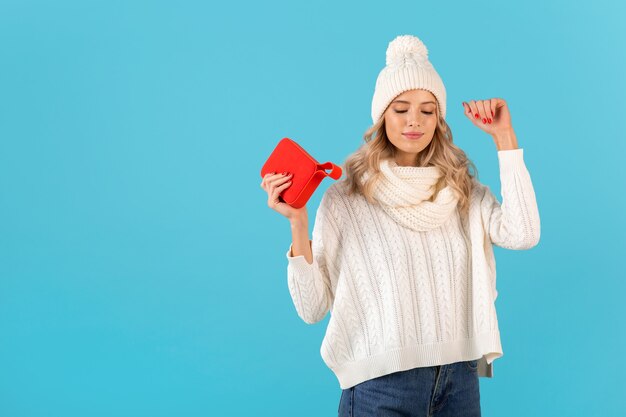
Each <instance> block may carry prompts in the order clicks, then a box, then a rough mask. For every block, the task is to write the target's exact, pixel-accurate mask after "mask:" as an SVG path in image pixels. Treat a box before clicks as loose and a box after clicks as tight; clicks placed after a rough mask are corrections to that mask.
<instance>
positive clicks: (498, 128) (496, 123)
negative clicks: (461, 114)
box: [463, 98, 512, 136]
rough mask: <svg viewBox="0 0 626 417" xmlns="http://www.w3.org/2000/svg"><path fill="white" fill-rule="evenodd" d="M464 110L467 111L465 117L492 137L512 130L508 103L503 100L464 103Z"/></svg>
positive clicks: (494, 99) (493, 99) (492, 99)
mask: <svg viewBox="0 0 626 417" xmlns="http://www.w3.org/2000/svg"><path fill="white" fill-rule="evenodd" d="M463 108H464V109H465V116H467V118H469V119H470V120H471V121H472V123H474V125H475V126H478V127H479V128H481V129H482V130H484V131H485V132H487V133H489V134H490V135H492V136H493V135H496V134H497V133H499V132H506V131H509V130H511V129H512V126H511V114H510V113H509V107H508V106H507V105H506V101H504V100H503V99H501V98H491V99H487V100H477V101H476V100H470V101H468V102H465V101H464V102H463Z"/></svg>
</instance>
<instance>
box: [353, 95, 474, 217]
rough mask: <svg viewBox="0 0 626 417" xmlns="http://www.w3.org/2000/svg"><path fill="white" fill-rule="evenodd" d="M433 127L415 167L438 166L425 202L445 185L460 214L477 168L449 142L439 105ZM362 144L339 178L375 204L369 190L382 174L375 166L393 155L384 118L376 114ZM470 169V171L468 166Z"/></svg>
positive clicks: (465, 210)
mask: <svg viewBox="0 0 626 417" xmlns="http://www.w3.org/2000/svg"><path fill="white" fill-rule="evenodd" d="M436 116H437V127H436V128H435V133H434V136H433V139H432V140H431V142H430V143H429V144H428V146H427V147H426V148H425V149H424V150H422V151H421V152H419V153H418V155H417V164H418V166H423V167H425V166H436V167H439V169H440V171H441V173H442V175H441V179H440V180H439V181H438V182H437V184H436V185H435V192H434V193H433V195H432V197H431V198H430V200H429V201H434V199H435V198H436V196H437V193H438V192H439V191H440V190H441V189H442V188H443V187H445V186H446V184H447V185H450V187H451V188H452V189H453V190H454V191H456V193H457V195H458V196H459V201H458V203H457V204H458V208H459V210H460V212H461V215H462V216H464V217H465V218H467V217H466V216H467V215H468V213H469V198H470V193H471V191H472V179H473V178H476V179H478V170H477V169H476V166H475V165H474V163H473V162H472V161H471V160H469V158H468V157H467V155H466V154H465V152H464V151H463V150H462V149H461V148H459V147H458V146H456V145H455V144H454V143H453V142H452V131H451V129H450V126H448V124H447V123H446V121H445V120H444V119H442V118H441V117H440V113H439V108H438V107H437V109H436ZM363 139H364V140H365V143H364V144H363V145H361V146H360V147H359V149H357V150H356V151H355V152H354V153H352V154H351V155H349V156H348V157H347V158H346V160H345V163H344V164H343V165H344V170H345V172H346V178H345V179H344V180H343V182H345V184H346V185H347V186H348V187H347V188H348V192H349V194H353V193H358V194H361V195H363V196H365V198H366V199H367V200H368V201H369V202H370V203H376V201H375V199H374V198H373V189H374V185H375V184H376V182H377V181H379V179H380V177H381V175H382V173H381V172H380V169H379V164H380V161H381V160H383V159H392V158H394V157H395V153H396V148H395V146H394V145H393V144H392V143H391V142H390V141H389V138H388V137H387V133H386V128H385V117H384V113H383V116H381V117H380V119H379V120H378V122H377V123H375V124H374V125H372V126H371V127H370V128H369V129H368V130H367V131H366V132H365V134H364V135H363ZM470 167H471V168H472V170H473V172H472V173H471V172H470V170H469V168H470ZM366 171H369V172H371V174H372V175H371V176H370V178H369V179H368V180H367V181H366V182H365V183H361V176H362V175H363V174H364V173H365V172H366Z"/></svg>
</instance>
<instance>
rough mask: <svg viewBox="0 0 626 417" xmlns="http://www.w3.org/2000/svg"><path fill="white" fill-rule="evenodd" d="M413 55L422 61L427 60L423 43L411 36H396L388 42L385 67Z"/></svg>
mask: <svg viewBox="0 0 626 417" xmlns="http://www.w3.org/2000/svg"><path fill="white" fill-rule="evenodd" d="M415 55H417V56H418V57H419V58H422V59H423V60H427V59H428V48H426V45H424V42H422V41H421V40H419V39H418V38H416V37H415V36H411V35H401V36H398V37H397V38H395V39H394V40H393V41H391V42H389V46H388V47H387V61H386V65H390V64H394V63H398V62H400V61H402V59H403V58H406V57H411V56H415Z"/></svg>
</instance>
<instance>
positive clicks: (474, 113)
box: [469, 100, 480, 122]
mask: <svg viewBox="0 0 626 417" xmlns="http://www.w3.org/2000/svg"><path fill="white" fill-rule="evenodd" d="M469 106H470V108H471V109H472V120H473V121H474V122H476V121H478V119H479V118H480V114H478V107H476V100H470V101H469Z"/></svg>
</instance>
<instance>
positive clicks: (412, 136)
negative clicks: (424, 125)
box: [403, 132, 424, 139]
mask: <svg viewBox="0 0 626 417" xmlns="http://www.w3.org/2000/svg"><path fill="white" fill-rule="evenodd" d="M403 135H404V136H406V137H407V138H409V139H419V138H421V137H422V136H424V134H423V133H417V132H406V133H403Z"/></svg>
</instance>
